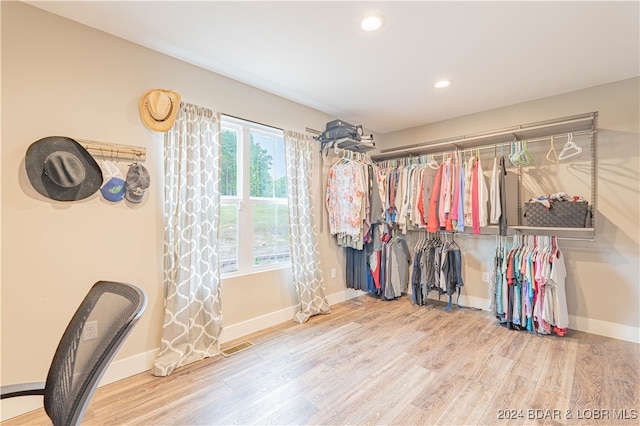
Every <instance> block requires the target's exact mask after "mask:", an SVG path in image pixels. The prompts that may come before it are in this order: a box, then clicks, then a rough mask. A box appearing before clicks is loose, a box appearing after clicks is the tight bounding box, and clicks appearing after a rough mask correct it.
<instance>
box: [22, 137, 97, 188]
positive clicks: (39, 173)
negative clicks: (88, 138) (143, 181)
mask: <svg viewBox="0 0 640 426" xmlns="http://www.w3.org/2000/svg"><path fill="white" fill-rule="evenodd" d="M56 151H66V152H69V153H71V154H73V155H75V156H76V157H77V158H78V159H79V160H80V161H81V162H82V165H83V166H84V169H85V178H84V180H83V181H82V183H81V184H80V185H77V186H74V187H72V188H63V187H61V186H59V185H57V184H56V183H54V182H53V181H52V180H51V179H49V177H48V176H47V175H46V174H45V171H44V163H45V160H46V159H47V157H48V156H49V155H50V154H52V153H53V152H56ZM25 168H26V170H27V177H28V178H29V182H31V186H33V188H34V189H35V190H36V191H38V192H39V193H40V194H42V195H44V196H45V197H47V198H50V199H52V200H57V201H78V200H83V199H85V198H87V197H89V196H91V195H93V194H95V193H96V191H98V189H100V186H101V185H102V170H100V166H98V163H97V162H96V160H95V159H94V158H93V157H92V156H91V154H89V152H87V150H86V149H84V147H83V146H82V145H80V144H79V143H78V142H76V141H74V140H73V139H71V138H68V137H64V136H49V137H46V138H42V139H40V140H38V141H36V142H34V143H32V144H31V145H30V146H29V148H28V149H27V153H26V156H25Z"/></svg>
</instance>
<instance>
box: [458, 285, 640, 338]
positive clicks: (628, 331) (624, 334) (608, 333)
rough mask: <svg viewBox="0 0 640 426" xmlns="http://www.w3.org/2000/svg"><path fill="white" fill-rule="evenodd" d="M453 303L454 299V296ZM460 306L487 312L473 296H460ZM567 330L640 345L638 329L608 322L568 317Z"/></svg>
mask: <svg viewBox="0 0 640 426" xmlns="http://www.w3.org/2000/svg"><path fill="white" fill-rule="evenodd" d="M453 300H454V302H455V300H456V297H455V296H454V299H453ZM460 304H461V305H463V306H467V307H472V308H480V309H482V310H483V311H488V310H489V306H490V301H489V299H484V298H481V297H473V296H465V295H461V296H460ZM569 328H570V329H571V330H576V331H582V332H585V333H591V334H597V335H599V336H604V337H611V338H612V339H618V340H625V341H627V342H632V343H640V327H632V326H628V325H622V324H616V323H613V322H608V321H600V320H596V319H590V318H584V317H578V316H575V315H569Z"/></svg>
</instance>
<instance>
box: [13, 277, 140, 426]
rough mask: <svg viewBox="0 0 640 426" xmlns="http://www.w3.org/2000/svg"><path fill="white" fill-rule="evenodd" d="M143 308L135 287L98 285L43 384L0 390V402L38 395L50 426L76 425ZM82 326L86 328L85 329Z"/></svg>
mask: <svg viewBox="0 0 640 426" xmlns="http://www.w3.org/2000/svg"><path fill="white" fill-rule="evenodd" d="M146 305H147V297H146V295H145V293H144V292H143V291H142V290H140V289H139V288H138V287H135V286H133V285H130V284H123V283H116V282H109V281H98V282H97V283H95V284H94V285H93V287H91V290H89V293H87V295H86V296H85V298H84V300H83V301H82V303H81V304H80V306H79V307H78V310H77V311H76V313H75V314H74V315H73V318H71V322H70V323H69V325H68V326H67V329H66V330H65V332H64V334H63V335H62V339H61V340H60V343H59V344H58V348H57V349H56V352H55V354H54V356H53V361H52V362H51V367H50V368H49V374H48V375H47V381H46V382H44V383H24V384H17V385H8V386H2V388H0V393H1V399H5V398H12V397H16V396H26V395H43V396H44V409H45V411H46V413H47V415H48V416H49V418H50V419H51V421H52V422H53V424H54V425H75V424H80V421H81V420H82V416H83V415H84V412H85V410H86V408H87V406H88V405H89V401H90V400H91V397H92V396H93V393H94V392H95V390H96V388H97V386H98V383H99V382H100V378H101V377H102V375H103V374H104V372H105V371H106V369H107V367H108V366H109V364H110V363H111V360H112V359H113V357H114V355H115V354H116V352H117V351H118V349H120V346H122V343H123V342H124V340H125V339H126V337H127V335H128V334H129V333H130V332H131V330H132V329H133V327H134V326H135V324H136V323H137V322H138V320H139V319H140V317H141V316H142V313H143V312H144V309H145V307H146ZM87 322H89V326H88V328H90V329H91V330H88V329H87V330H85V325H86V324H87ZM88 334H89V335H88Z"/></svg>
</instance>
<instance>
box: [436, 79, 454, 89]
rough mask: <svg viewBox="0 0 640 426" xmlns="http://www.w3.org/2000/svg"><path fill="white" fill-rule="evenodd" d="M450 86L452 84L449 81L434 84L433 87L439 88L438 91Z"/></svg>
mask: <svg viewBox="0 0 640 426" xmlns="http://www.w3.org/2000/svg"><path fill="white" fill-rule="evenodd" d="M450 84H451V82H450V81H449V80H440V81H438V82H437V83H436V84H434V85H433V86H434V87H437V88H438V89H442V88H443V87H447V86H448V85H450Z"/></svg>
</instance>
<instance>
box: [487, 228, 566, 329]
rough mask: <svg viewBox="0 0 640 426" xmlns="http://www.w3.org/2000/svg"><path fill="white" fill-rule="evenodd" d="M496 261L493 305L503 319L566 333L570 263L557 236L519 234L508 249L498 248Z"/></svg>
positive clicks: (520, 325)
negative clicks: (566, 288)
mask: <svg viewBox="0 0 640 426" xmlns="http://www.w3.org/2000/svg"><path fill="white" fill-rule="evenodd" d="M501 241H502V238H501ZM494 265H495V270H494V272H493V273H494V274H495V275H494V276H495V286H494V287H493V288H494V289H495V291H494V293H493V294H492V298H493V301H492V305H495V314H496V317H497V318H498V320H499V321H500V323H501V324H503V325H506V326H507V327H509V328H513V329H518V330H524V329H526V330H528V331H531V332H535V333H539V334H551V333H552V332H555V333H556V334H557V335H559V336H564V335H565V333H566V331H567V327H568V325H569V315H568V310H567V301H566V293H565V278H566V266H565V263H564V256H563V254H562V252H561V251H560V249H559V247H558V246H557V241H556V238H555V237H549V236H533V235H528V236H524V237H523V236H519V235H515V236H514V242H513V247H512V248H511V249H510V250H509V251H508V252H507V251H506V247H505V248H500V249H497V250H496V256H495V258H494Z"/></svg>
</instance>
